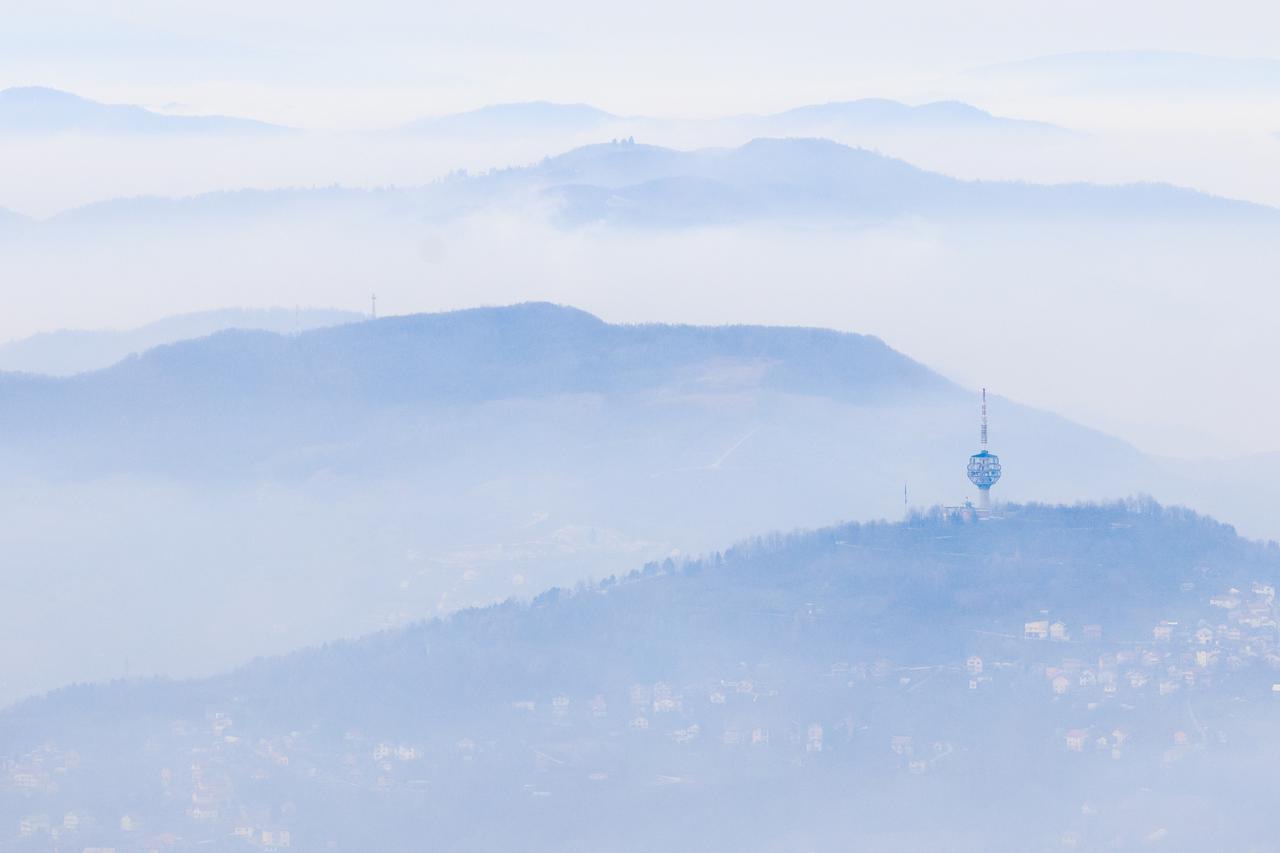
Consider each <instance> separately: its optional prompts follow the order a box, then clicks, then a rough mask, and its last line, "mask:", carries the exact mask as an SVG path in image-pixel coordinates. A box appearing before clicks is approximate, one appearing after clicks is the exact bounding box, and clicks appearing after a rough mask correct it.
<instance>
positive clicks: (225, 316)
mask: <svg viewBox="0 0 1280 853" xmlns="http://www.w3.org/2000/svg"><path fill="white" fill-rule="evenodd" d="M364 319H367V318H366V317H365V315H362V314H356V313H355V312H351V311H336V310H320V309H312V308H308V309H306V310H292V309H287V308H270V309H248V308H226V309H222V310H217V311H201V312H198V313H194V314H183V315H180V316H176V317H166V318H164V319H162V320H157V321H155V322H154V323H148V324H147V325H145V326H140V327H138V328H136V329H123V330H108V329H64V330H60V331H56V332H46V333H43V334H38V335H32V336H31V337H29V338H23V339H21V340H16V341H10V342H8V343H4V344H0V371H12V372H20V373H43V374H48V375H51V376H69V375H71V374H74V373H83V372H85V371H89V370H99V369H101V368H104V367H109V366H111V365H112V364H115V363H116V362H118V361H120V360H121V359H123V358H126V357H127V356H130V355H136V354H138V353H141V352H145V351H146V350H150V349H153V348H155V347H158V346H161V345H163V344H169V343H173V342H175V341H180V340H185V339H188V338H201V337H205V336H207V335H211V334H213V333H214V332H220V331H225V330H227V329H260V330H263V331H271V332H277V333H282V334H288V333H291V332H300V331H307V330H310V329H316V328H320V327H323V326H336V325H339V324H341V323H350V322H353V321H357V320H364Z"/></svg>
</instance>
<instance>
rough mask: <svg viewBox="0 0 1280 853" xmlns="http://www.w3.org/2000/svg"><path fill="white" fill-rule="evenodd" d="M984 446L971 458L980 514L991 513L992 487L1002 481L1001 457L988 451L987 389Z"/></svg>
mask: <svg viewBox="0 0 1280 853" xmlns="http://www.w3.org/2000/svg"><path fill="white" fill-rule="evenodd" d="M981 439H982V446H981V447H980V448H979V449H978V452H977V453H975V454H973V455H972V456H970V457H969V468H968V474H969V482H971V483H973V484H974V485H975V486H977V487H978V512H979V513H982V514H986V513H990V512H991V487H992V486H994V485H995V484H996V482H997V481H998V480H999V479H1000V474H1001V467H1000V457H999V456H996V455H995V454H994V453H992V452H991V451H990V450H988V449H987V389H986V388H983V389H982V433H981Z"/></svg>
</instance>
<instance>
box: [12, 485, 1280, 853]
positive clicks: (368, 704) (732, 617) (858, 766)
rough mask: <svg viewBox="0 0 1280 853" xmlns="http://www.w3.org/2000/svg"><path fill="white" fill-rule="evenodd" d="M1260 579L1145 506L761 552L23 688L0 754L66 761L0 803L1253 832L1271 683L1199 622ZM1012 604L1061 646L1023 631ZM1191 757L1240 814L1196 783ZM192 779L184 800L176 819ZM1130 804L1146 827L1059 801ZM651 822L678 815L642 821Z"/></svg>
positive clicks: (1003, 843) (1258, 556)
mask: <svg viewBox="0 0 1280 853" xmlns="http://www.w3.org/2000/svg"><path fill="white" fill-rule="evenodd" d="M1277 583H1280V552H1277V549H1276V548H1275V547H1274V546H1265V545H1261V544H1258V543H1252V542H1247V541H1244V540H1241V539H1240V538H1238V537H1237V536H1236V535H1235V534H1234V531H1233V530H1232V529H1231V528H1230V527H1227V526H1225V525H1221V524H1218V523H1216V522H1214V521H1212V520H1209V519H1206V518H1202V517H1197V516H1195V515H1193V514H1191V513H1188V512H1186V511H1183V510H1176V509H1163V508H1161V507H1159V506H1157V505H1155V504H1153V503H1151V502H1146V501H1133V502H1130V503H1128V504H1124V505H1119V504H1115V505H1106V506H1079V507H1071V508H1063V507H1050V506H1009V507H1006V508H1005V509H1004V511H1003V512H1002V513H1001V515H1000V517H999V518H998V519H995V520H990V521H985V522H976V521H973V520H969V521H960V520H956V519H953V518H948V517H945V516H942V515H940V514H930V515H925V516H919V517H914V518H912V519H909V520H908V521H906V522H905V523H901V524H885V523H878V524H863V525H858V524H848V525H842V526H839V527H832V528H827V529H822V530H816V531H812V532H801V533H796V534H791V535H787V536H768V537H764V538H758V539H755V540H752V541H747V542H744V543H742V544H740V545H738V546H736V547H734V548H731V549H729V550H727V551H724V552H722V553H716V554H713V555H710V556H708V557H705V558H698V559H679V560H666V561H663V562H654V563H650V564H648V565H646V566H645V567H644V568H643V569H638V568H637V569H636V570H634V571H631V572H628V573H620V574H619V575H618V576H616V577H610V578H606V579H604V580H602V581H600V582H596V583H589V584H579V585H578V586H577V587H576V588H575V589H573V590H569V589H552V590H549V591H546V592H544V593H542V594H540V595H538V596H537V597H535V598H533V599H532V601H530V602H527V603H516V602H507V603H504V604H500V605H495V606H491V607H487V608H484V609H479V610H468V611H463V612H459V613H456V614H454V615H452V616H451V617H449V618H447V619H439V620H431V621H425V622H420V623H417V624H414V625H412V626H410V627H408V628H406V629H403V630H396V631H388V632H381V633H378V634H375V635H372V636H367V637H364V638H362V639H358V640H355V641H351V642H337V643H329V644H326V645H325V646H323V647H316V648H311V649H308V650H305V651H301V652H298V653H296V654H293V655H290V656H287V657H282V658H271V659H265V660H259V661H256V662H254V663H253V664H251V665H248V666H245V667H243V668H240V669H238V670H236V671H233V672H230V673H228V674H225V675H220V676H217V677H214V678H208V679H203V680H199V681H185V682H176V683H175V682H172V681H167V680H156V681H153V680H144V681H141V682H136V681H135V682H126V681H120V682H116V683H113V684H109V685H98V686H76V687H70V688H67V689H64V690H60V691H57V692H55V693H53V694H52V695H49V696H47V697H44V698H40V699H33V700H30V701H27V702H24V703H22V704H20V705H18V706H16V707H13V708H10V709H8V710H7V711H5V712H4V713H3V714H2V715H0V723H3V725H0V732H3V735H0V757H3V758H5V759H7V760H9V761H10V762H11V763H12V764H13V765H14V766H16V767H20V768H22V769H23V770H24V771H25V772H27V773H28V774H29V775H31V776H33V777H34V778H36V779H37V781H38V780H39V779H40V778H43V777H42V776H41V775H39V774H41V773H52V771H51V770H48V769H46V767H47V766H49V765H52V766H55V767H57V766H61V765H62V764H63V763H66V762H65V761H64V760H63V758H62V756H64V755H66V754H68V753H71V754H73V755H74V762H72V763H71V766H67V767H64V768H63V769H62V770H61V771H59V775H58V776H57V777H56V778H57V780H58V784H57V785H50V786H48V787H47V789H37V790H36V791H34V792H25V793H24V796H23V797H22V798H19V797H9V798H6V799H5V800H3V801H0V817H4V818H8V819H11V820H15V821H16V820H17V819H18V818H19V817H20V816H21V815H22V814H28V813H30V812H31V810H32V808H33V807H34V805H35V804H38V805H39V806H40V807H41V808H43V809H44V810H45V811H47V812H49V813H52V814H63V813H66V812H68V811H70V810H72V809H76V810H78V811H80V812H83V813H89V814H94V815H102V814H106V815H112V816H114V815H116V814H130V815H132V816H133V819H132V822H143V821H145V825H146V828H147V830H148V831H150V832H168V833H172V834H173V835H175V836H176V835H182V834H183V833H186V834H187V835H190V834H191V833H192V832H200V833H203V834H207V835H209V836H210V837H212V838H216V837H218V836H230V833H231V827H234V826H237V825H249V823H250V820H252V822H253V825H254V826H262V825H265V826H267V827H269V828H276V827H278V828H282V829H288V830H289V831H290V832H291V835H292V846H294V847H300V848H303V849H312V848H315V849H325V848H330V849H339V850H362V849H367V843H368V836H367V833H366V831H365V824H364V823H363V819H365V818H367V817H368V816H369V815H370V814H371V813H372V814H379V815H380V817H379V820H378V825H377V833H378V838H379V846H380V848H382V849H389V850H417V849H420V845H421V839H422V837H423V836H424V834H429V835H430V836H431V837H432V839H433V840H434V841H435V842H436V843H439V844H442V845H444V846H446V847H448V848H449V849H451V850H452V849H464V850H472V849H475V850H492V849H495V848H496V849H503V848H506V847H508V846H513V845H519V846H520V847H521V848H522V849H529V850H544V849H545V850H552V849H555V850H560V849H565V846H566V844H568V846H569V848H570V849H583V850H585V849H623V850H651V849H653V847H652V845H653V842H654V839H655V838H657V839H658V840H660V841H662V842H663V843H662V844H661V845H660V846H661V847H663V848H664V849H692V848H691V847H690V846H689V845H691V844H692V845H693V846H696V847H707V846H715V845H720V846H723V845H725V844H726V843H728V844H731V845H732V847H733V849H742V850H761V851H763V850H778V849H785V847H786V844H785V840H786V839H794V838H795V837H797V835H796V834H797V832H798V831H799V830H797V829H796V824H797V823H799V824H801V826H802V832H803V837H804V838H805V839H806V840H807V841H808V842H810V843H815V844H819V843H821V844H822V846H821V848H820V849H843V848H844V847H845V846H846V845H848V844H849V843H850V842H852V843H853V844H854V845H855V846H857V847H858V848H859V849H865V846H864V845H865V844H874V847H873V849H894V850H913V851H914V850H920V851H924V850H931V849H938V845H939V843H940V842H941V843H942V844H943V846H945V848H946V849H949V850H954V849H963V850H975V851H976V850H992V849H1010V850H1012V849H1051V848H1053V847H1056V846H1059V844H1060V838H1061V836H1062V835H1063V834H1064V832H1067V831H1069V832H1073V833H1075V832H1079V833H1081V834H1086V837H1089V838H1093V837H1097V838H1103V839H1115V838H1117V837H1119V838H1138V839H1140V838H1143V837H1144V836H1149V835H1150V834H1151V831H1152V830H1151V827H1152V826H1153V825H1155V826H1158V827H1159V826H1167V827H1169V829H1168V830H1166V831H1165V835H1167V836H1168V837H1169V839H1170V840H1171V841H1185V842H1187V844H1188V847H1191V848H1200V847H1203V846H1206V845H1207V846H1213V845H1215V844H1220V843H1221V842H1222V840H1223V839H1224V838H1230V839H1231V841H1232V842H1233V846H1234V842H1239V843H1240V846H1243V847H1250V846H1256V845H1257V843H1258V842H1260V841H1262V840H1264V839H1266V838H1269V837H1270V832H1271V829H1272V828H1271V826H1270V824H1269V822H1268V821H1267V818H1266V813H1267V810H1266V807H1265V804H1266V803H1267V802H1268V800H1267V797H1268V796H1269V788H1268V786H1267V784H1266V782H1267V780H1268V779H1270V778H1271V774H1272V773H1273V761H1274V757H1275V753H1276V749H1275V745H1274V743H1273V741H1272V739H1271V738H1270V737H1269V732H1270V731H1271V726H1270V725H1269V723H1270V721H1271V720H1272V719H1273V717H1274V712H1273V711H1272V710H1271V709H1272V707H1273V703H1274V697H1272V696H1271V695H1270V694H1271V687H1270V684H1271V681H1272V679H1273V676H1272V674H1271V672H1270V666H1269V664H1268V662H1267V656H1266V652H1265V648H1264V650H1263V651H1259V650H1257V649H1252V642H1254V641H1250V640H1247V639H1245V638H1244V637H1242V636H1237V637H1236V638H1235V639H1232V638H1231V637H1230V636H1229V635H1228V632H1227V631H1226V629H1225V626H1224V627H1223V629H1220V630H1218V631H1214V630H1213V629H1212V628H1210V629H1208V639H1207V640H1206V639H1201V638H1200V635H1199V634H1196V633H1195V632H1196V628H1197V626H1201V627H1204V626H1206V625H1207V624H1209V623H1206V622H1204V621H1203V620H1204V619H1206V618H1211V619H1220V618H1225V617H1222V616H1220V615H1219V614H1220V613H1221V611H1220V610H1217V609H1215V608H1214V607H1212V606H1211V604H1210V599H1211V597H1212V596H1215V595H1223V594H1225V593H1226V592H1227V590H1233V591H1234V592H1233V594H1234V595H1235V596H1236V597H1237V598H1239V599H1242V600H1243V599H1245V598H1249V599H1250V600H1251V601H1253V602H1255V603H1256V604H1255V605H1251V606H1260V607H1262V608H1263V609H1264V610H1266V611H1267V612H1268V613H1269V612H1271V606H1272V605H1271V602H1270V601H1269V600H1268V599H1267V597H1266V591H1265V585H1268V584H1269V585H1270V586H1271V589H1272V596H1274V586H1275V585H1276V584H1277ZM1255 585H1259V586H1255ZM1256 589H1262V591H1261V592H1257V593H1255V592H1254V590H1256ZM1241 591H1243V592H1241ZM1033 620H1043V622H1042V626H1043V628H1044V630H1046V631H1048V630H1049V623H1050V621H1051V620H1052V621H1053V622H1054V623H1055V630H1060V631H1061V633H1060V634H1059V635H1058V636H1057V637H1056V638H1055V639H1056V641H1055V640H1050V639H1043V640H1040V639H1034V638H1033V637H1031V636H1027V635H1024V631H1025V625H1026V623H1027V622H1028V621H1033ZM1160 624H1163V625H1165V626H1167V627H1168V631H1169V634H1168V636H1167V638H1166V639H1164V640H1156V639H1153V637H1152V630H1153V628H1154V627H1155V626H1156V625H1160ZM1088 625H1093V626H1094V628H1095V629H1096V630H1095V632H1094V633H1092V634H1091V633H1089V629H1088V628H1087V627H1086V626H1088ZM1244 630H1245V631H1247V632H1248V633H1249V635H1250V636H1253V635H1254V634H1257V635H1259V636H1260V637H1261V636H1265V629H1263V630H1262V631H1255V630H1251V629H1247V628H1246V629H1244ZM1256 642H1261V643H1265V640H1262V639H1259V640H1258V641H1256ZM1251 649H1252V650H1251ZM1210 653H1212V654H1213V657H1212V658H1210V657H1209V656H1208V655H1209V654H1210ZM1196 654H1204V655H1205V658H1204V659H1203V661H1202V662H1201V663H1195V662H1194V656H1195V655H1196ZM1058 681H1062V682H1063V686H1061V687H1059V686H1058V685H1057V682H1058ZM1107 685H1109V686H1107ZM1158 685H1159V686H1158ZM1171 685H1172V686H1171ZM1166 687H1168V688H1169V689H1168V690H1167V691H1166ZM1189 708H1194V711H1189ZM1073 738H1075V739H1076V741H1077V742H1076V745H1075V746H1072V745H1070V744H1071V743H1072V739H1073ZM1179 738H1180V739H1179ZM28 756H37V757H39V758H41V759H42V763H41V764H35V762H34V761H32V760H31V759H30V758H28ZM1171 763H1176V765H1177V768H1178V770H1180V771H1183V772H1171V771H1170V764H1171ZM29 765H32V766H34V767H35V770H34V771H26V770H25V768H26V767H27V766H29ZM1028 765H1031V766H1034V767H1035V768H1036V772H1037V774H1044V775H1046V776H1047V777H1048V778H1049V779H1051V784H1028V783H1027V780H1026V774H1027V766H1028ZM189 766H190V767H193V768H194V770H193V771H191V772H190V777H191V778H190V779H188V778H187V777H188V774H187V773H186V772H185V771H186V770H187V768H188V767H189ZM164 768H171V769H170V770H169V772H167V773H165V772H163V769H164ZM172 768H182V770H183V771H184V772H182V773H179V772H177V771H174V770H172ZM15 772H16V771H15ZM1210 772H1214V773H1216V774H1220V775H1221V778H1220V779H1219V781H1218V782H1217V784H1216V786H1215V789H1216V790H1219V791H1227V790H1229V791H1231V792H1232V796H1231V797H1228V798H1225V799H1217V798H1215V799H1212V800H1206V798H1205V797H1203V784H1204V776H1205V774H1206V773H1210ZM104 778H107V779H111V780H112V782H113V784H111V785H102V784H98V785H96V786H94V785H90V784H86V783H87V782H91V781H92V780H98V779H104ZM157 779H163V783H161V782H157V781H156V780H157ZM189 789H193V790H194V791H195V797H196V799H195V800H194V802H196V803H197V804H198V805H200V806H202V808H200V809H198V810H192V809H184V808H182V807H175V806H174V804H175V803H179V804H185V803H187V802H191V801H192V797H191V796H190V795H186V792H187V791H188V790H189ZM1135 790H1137V792H1138V793H1140V794H1141V808H1140V809H1133V808H1123V809H1108V808H1105V806H1103V807H1102V808H1100V809H1098V812H1099V815H1098V816H1094V813H1093V812H1092V811H1086V813H1085V814H1084V816H1083V817H1081V814H1080V812H1081V809H1080V807H1079V806H1078V805H1076V803H1077V802H1078V801H1083V802H1088V803H1093V802H1097V803H1100V804H1107V803H1112V802H1115V801H1118V800H1122V799H1124V798H1125V797H1129V796H1133V795H1134V792H1135ZM993 799H998V800H999V802H1001V803H1002V805H1003V806H1004V807H1006V808H1008V812H1007V814H1002V815H1001V816H1000V818H999V819H998V820H997V819H993V818H992V817H991V815H990V813H989V811H988V810H987V809H986V808H984V804H985V805H986V806H989V804H990V802H992V800H993ZM1064 799H1066V800H1067V801H1068V803H1069V804H1070V805H1069V806H1064V805H1063V800H1064ZM282 803H287V804H288V806H287V808H286V807H283V806H281V804H282ZM726 803H728V805H725V804H726ZM744 804H750V805H751V806H752V808H743V806H744ZM214 806H216V807H217V808H216V809H215V808H213V807H214ZM654 809H661V813H662V814H663V816H664V820H663V821H661V824H662V825H663V826H674V827H676V828H675V829H673V830H668V831H666V832H665V833H664V832H663V831H662V830H657V831H655V830H653V829H651V828H650V827H651V825H652V824H653V823H654V821H653V819H652V815H653V813H654ZM708 809H710V811H708ZM1224 809H1225V810H1226V811H1225V812H1224ZM371 810H372V811H371ZM382 810H385V811H382ZM495 810H499V811H500V812H501V813H502V814H503V816H504V820H502V821H492V820H487V819H486V818H487V817H488V816H490V815H491V814H492V813H493V812H494V811H495ZM246 815H251V816H254V817H253V818H248V817H246ZM709 817H710V818H712V819H711V820H709V819H708V818H709ZM1064 826H1065V827H1067V828H1068V829H1066V830H1064V829H1063V827H1064ZM188 827H190V828H191V829H188ZM1077 827H1079V829H1077ZM81 831H82V833H87V834H89V835H90V836H91V837H94V838H98V839H101V840H102V843H106V842H117V843H118V842H119V841H122V840H124V839H126V838H127V837H128V832H129V831H130V827H129V826H123V827H121V828H119V829H117V826H116V824H115V822H114V821H110V822H105V823H104V824H103V825H100V826H85V827H84V828H83V829H82V830H81ZM655 832H656V833H657V834H656V835H655ZM943 839H946V840H945V841H943ZM957 839H958V840H959V844H958V845H957V843H956V840H957ZM886 840H888V842H889V844H888V846H887V847H882V846H881V845H882V844H883V843H884V842H885V841H886ZM234 843H240V844H242V843H243V842H242V841H241V840H240V839H236V840H235V842H234Z"/></svg>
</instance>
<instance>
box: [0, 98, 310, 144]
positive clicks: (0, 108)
mask: <svg viewBox="0 0 1280 853" xmlns="http://www.w3.org/2000/svg"><path fill="white" fill-rule="evenodd" d="M289 131H290V129H289V128H285V127H282V126H280V125H274V124H269V123H267V122H262V121H255V120H253V119H243V118H233V117H231V116H219V115H203V116H187V115H165V114H163V113H157V112H154V111H152V110H148V109H145V108H143V107H139V106H136V105H133V104H104V103H101V102H99V101H93V100H90V99H88V98H82V97H80V96H79V95H73V94H71V93H70V92H64V91H61V90H59V89H50V88H47V87H44V86H23V87H13V88H9V89H4V90H3V91H0V133H70V132H82V133H254V134H261V133H284V132H289Z"/></svg>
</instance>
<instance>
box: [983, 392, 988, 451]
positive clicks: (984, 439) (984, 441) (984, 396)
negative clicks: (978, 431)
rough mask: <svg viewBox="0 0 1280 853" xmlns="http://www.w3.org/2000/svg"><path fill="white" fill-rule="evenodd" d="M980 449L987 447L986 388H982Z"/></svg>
mask: <svg viewBox="0 0 1280 853" xmlns="http://www.w3.org/2000/svg"><path fill="white" fill-rule="evenodd" d="M982 449H983V450H986V449H987V389H986V388H983V389H982Z"/></svg>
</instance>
